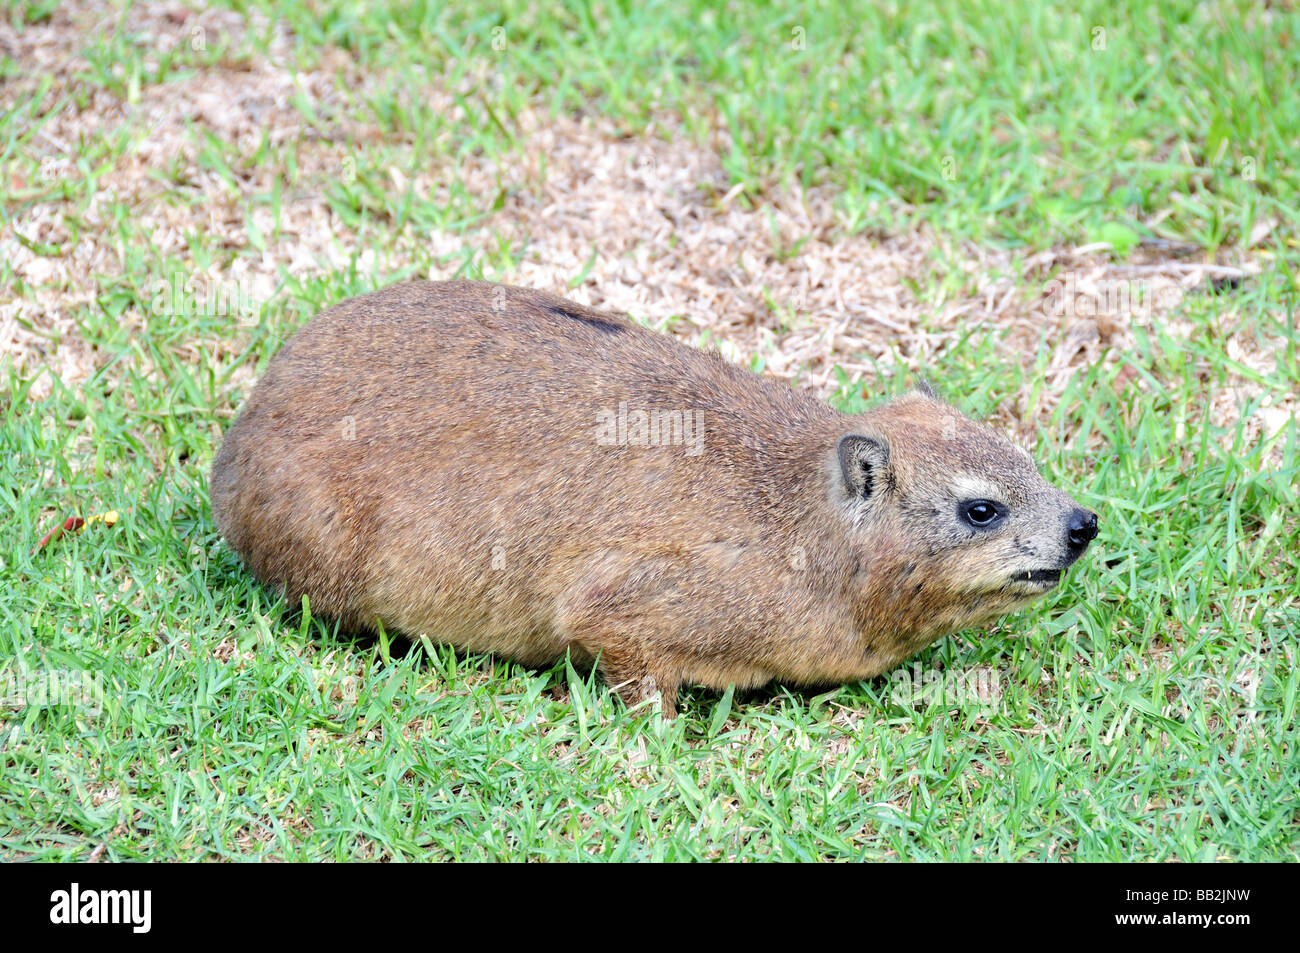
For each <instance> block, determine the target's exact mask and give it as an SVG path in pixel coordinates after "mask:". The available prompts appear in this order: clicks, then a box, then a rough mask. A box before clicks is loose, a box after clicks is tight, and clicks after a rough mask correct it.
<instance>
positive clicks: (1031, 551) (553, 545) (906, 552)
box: [211, 281, 1096, 712]
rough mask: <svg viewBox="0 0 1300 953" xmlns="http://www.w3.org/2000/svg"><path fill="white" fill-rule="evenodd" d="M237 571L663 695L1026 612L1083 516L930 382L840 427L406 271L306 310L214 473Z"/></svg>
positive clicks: (512, 299) (850, 673)
mask: <svg viewBox="0 0 1300 953" xmlns="http://www.w3.org/2000/svg"><path fill="white" fill-rule="evenodd" d="M211 493H212V510H213V513H214V515H215V516H216V520H217V524H218V526H219V527H220V529H221V532H222V533H223V535H224V536H225V537H226V539H227V540H228V541H229V542H230V544H231V546H233V547H234V549H235V550H236V551H237V552H238V553H239V554H240V556H241V557H242V558H243V560H244V562H245V564H246V565H247V566H248V568H249V569H250V570H251V571H252V572H253V573H254V574H256V575H257V576H258V577H259V578H260V579H262V580H264V581H265V582H267V583H269V584H271V585H273V586H275V587H276V588H278V589H280V590H282V591H283V592H284V593H285V594H286V596H287V597H288V599H289V600H290V601H291V602H293V603H296V602H299V601H301V598H302V596H303V595H307V596H308V597H309V598H310V602H311V606H312V610H313V612H316V613H319V614H323V615H327V616H333V617H335V618H338V619H339V620H341V621H342V622H343V623H344V624H345V625H347V626H349V627H355V628H362V627H365V628H370V627H373V626H374V625H375V624H376V623H377V622H382V623H383V625H384V626H385V627H386V628H387V629H388V630H390V631H399V632H403V633H407V634H409V635H417V634H424V635H428V636H429V637H430V638H433V639H435V640H440V641H444V642H450V643H452V644H454V645H456V646H458V647H460V648H462V649H465V650H468V651H475V652H497V653H501V654H503V655H506V656H509V657H512V658H516V659H519V660H521V661H523V662H525V663H529V664H544V663H548V662H551V661H553V660H555V659H557V658H561V657H563V655H564V653H565V651H566V650H568V651H571V652H573V653H574V654H575V655H576V656H578V657H580V658H586V659H592V660H594V659H599V667H600V669H601V671H602V673H603V674H604V676H605V677H606V679H607V681H608V682H609V683H610V684H612V685H614V686H616V687H617V688H618V689H619V692H620V694H621V695H623V697H624V698H625V699H626V700H628V701H629V702H636V701H640V700H644V699H648V698H658V697H662V702H663V705H664V708H665V710H666V711H669V712H671V711H672V710H673V706H674V702H675V699H676V694H677V688H678V686H679V685H680V684H682V683H683V682H686V683H698V684H704V685H708V686H712V687H725V686H726V685H728V684H736V685H738V686H740V687H747V686H754V685H758V684H761V683H764V682H767V681H769V680H772V679H779V680H783V681H786V682H791V683H798V684H809V683H813V684H816V683H829V682H839V681H849V680H854V679H860V678H865V677H869V676H872V675H875V674H877V673H879V672H881V671H884V670H885V669H887V668H889V667H891V666H893V665H894V664H895V663H897V662H898V661H900V660H901V659H903V658H905V657H906V656H908V655H910V654H912V653H913V652H915V651H917V650H918V649H920V648H921V647H923V646H924V645H926V644H927V643H929V642H931V641H933V640H934V639H936V638H938V637H940V636H942V635H943V634H945V633H947V632H950V631H952V630H954V629H956V628H960V627H962V626H967V625H972V624H975V623H977V622H980V621H984V620H987V619H990V618H993V617H996V616H998V615H1001V614H1004V613H1006V612H1008V611H1010V610H1012V609H1015V608H1018V607H1019V606H1021V605H1024V604H1025V603H1027V602H1029V601H1031V600H1032V599H1034V598H1037V597H1038V596H1041V595H1042V594H1044V593H1046V592H1047V591H1049V590H1050V589H1052V588H1053V587H1054V586H1055V585H1056V584H1057V582H1058V581H1059V579H1060V576H1061V572H1062V571H1063V570H1064V569H1065V568H1066V567H1067V566H1069V565H1070V563H1071V562H1073V561H1074V559H1076V558H1077V557H1078V556H1079V555H1080V554H1081V553H1082V552H1083V550H1084V549H1085V548H1086V547H1087V545H1088V542H1089V541H1090V540H1091V539H1092V537H1093V536H1094V535H1095V534H1096V517H1095V515H1093V514H1091V513H1088V512H1087V511H1086V510H1083V509H1081V508H1080V507H1079V506H1077V504H1075V503H1074V502H1073V501H1072V500H1070V498H1069V497H1067V496H1066V495H1065V494H1064V493H1062V492H1060V491H1059V490H1056V489H1054V488H1053V487H1051V486H1050V485H1048V484H1047V483H1045V482H1044V481H1043V480H1042V478H1041V477H1040V476H1039V474H1038V472H1037V470H1036V469H1035V468H1034V466H1033V464H1032V462H1031V461H1030V460H1029V459H1028V456H1027V455H1026V454H1025V453H1024V452H1023V451H1020V450H1019V449H1017V448H1016V447H1014V446H1013V445H1012V444H1010V443H1009V442H1008V441H1006V440H1005V439H1003V438H1002V437H1000V436H999V435H997V434H996V433H995V432H993V431H992V430H989V429H987V428H985V427H983V426H981V425H978V424H975V423H974V422H972V421H970V420H968V419H966V418H964V417H962V416H961V415H959V414H958V413H957V412H956V411H954V410H953V409H952V408H950V407H948V406H947V405H945V404H943V403H942V402H940V401H938V400H936V399H934V398H933V397H932V396H930V395H928V394H912V395H908V396H906V397H903V398H899V399H897V400H894V401H892V402H890V403H887V404H885V405H883V406H881V407H879V408H877V409H875V410H873V411H871V412H869V413H866V414H863V415H860V416H857V417H846V416H844V415H842V414H840V413H838V412H836V411H834V410H832V409H831V408H829V407H827V406H826V405H824V404H822V403H820V402H819V401H817V400H815V399H813V398H812V397H810V396H808V395H805V394H802V393H799V392H797V391H794V390H792V389H791V388H790V387H789V386H788V385H787V384H786V383H784V382H782V381H778V380H773V379H767V378H762V377H758V376H755V375H753V374H750V373H749V372H747V371H744V370H742V369H740V368H738V367H736V366H735V365H733V364H730V363H728V362H726V361H725V360H723V359H722V358H720V357H719V356H717V355H716V354H712V353H707V352H704V351H699V350H696V349H693V348H690V347H687V346H685V345H682V344H679V343H677V342H675V341H673V340H672V339H670V338H668V337H665V336H662V335H658V334H655V333H653V332H651V331H648V330H646V329H643V328H641V327H639V326H637V325H636V324H634V323H632V322H630V321H628V320H626V319H625V318H622V317H618V316H615V315H610V314H604V313H601V312H598V311H593V310H591V309H589V308H586V307H583V306H581V305H578V304H574V303H572V302H569V301H566V300H564V299H562V298H558V297H555V296H552V295H548V294H542V293H538V292H533V291H527V290H524V289H520V288H511V287H507V286H503V285H492V284H487V283H479V282H466V281H455V282H412V283H409V284H401V285H395V286H392V287H389V288H386V289H384V290H382V291H377V292H374V293H372V294H368V295H364V296H362V297H359V298H353V299H351V300H349V301H345V302H343V303H342V304H340V305H338V306H336V307H334V308H331V309H329V310H328V311H325V312H323V313H322V314H320V315H318V316H317V317H316V318H315V319H314V320H312V321H311V322H310V323H308V324H307V325H306V326H305V327H304V328H303V329H302V330H301V331H299V332H298V333H297V335H296V336H295V337H294V338H293V339H292V340H291V341H290V342H289V343H288V344H286V345H285V346H284V348H283V349H282V350H281V351H280V353H279V354H278V355H277V356H276V357H275V358H274V360H272V361H271V364H270V366H269V367H268V369H267V372H266V376H265V377H264V378H263V380H262V381H261V382H260V383H259V384H258V385H257V387H256V388H255V389H254V391H253V393H252V395H251V396H250V397H249V399H248V402H247V404H246V406H245V407H244V409H243V412H242V414H241V415H240V417H239V419H238V420H237V421H236V422H235V424H234V425H233V426H232V427H231V429H230V432H229V434H228V435H227V437H226V440H225V443H224V444H223V446H222V447H221V451H220V453H218V455H217V458H216V462H215V464H214V465H213V468H212V478H211Z"/></svg>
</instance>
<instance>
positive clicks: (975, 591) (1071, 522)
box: [832, 388, 1097, 638]
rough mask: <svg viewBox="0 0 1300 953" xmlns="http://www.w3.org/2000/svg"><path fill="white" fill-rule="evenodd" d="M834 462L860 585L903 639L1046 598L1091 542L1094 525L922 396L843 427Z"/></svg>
mask: <svg viewBox="0 0 1300 953" xmlns="http://www.w3.org/2000/svg"><path fill="white" fill-rule="evenodd" d="M835 456H836V460H835V463H836V466H834V467H833V468H832V470H833V471H834V475H833V478H832V479H833V483H834V490H833V493H832V496H833V497H834V499H835V504H836V506H837V507H838V509H839V511H840V513H841V514H842V515H843V516H844V517H845V518H846V520H847V538H848V541H849V545H850V546H852V547H853V548H855V549H856V550H858V552H859V557H858V558H859V562H860V564H861V565H863V566H864V569H865V570H866V571H865V572H864V573H863V574H862V579H861V582H862V584H863V585H865V586H867V587H869V588H870V589H871V590H872V591H871V593H870V594H869V598H870V599H871V600H873V601H880V600H882V599H887V600H890V601H892V602H893V608H894V612H895V614H896V617H901V618H904V619H908V620H910V623H911V624H910V625H905V626H903V627H902V628H904V629H906V630H909V631H910V634H911V636H912V637H917V636H921V637H925V638H937V637H938V636H939V635H942V634H943V633H945V632H949V631H952V630H954V629H957V628H961V627H963V626H967V625H973V624H976V623H979V622H983V621H987V620H989V619H992V618H995V617H997V616H1000V615H1004V614H1005V613H1007V612H1010V611H1012V610H1014V609H1018V608H1020V607H1022V606H1024V605H1026V604H1028V603H1029V602H1032V601H1033V600H1034V599H1037V598H1039V597H1041V596H1043V595H1045V594H1046V593H1048V592H1050V591H1051V590H1052V589H1054V588H1055V587H1056V586H1057V584H1058V583H1059V582H1060V581H1061V576H1062V573H1064V571H1065V570H1066V569H1067V568H1069V566H1070V565H1071V564H1072V563H1073V562H1074V561H1075V560H1077V559H1078V558H1079V557H1080V556H1082V555H1083V553H1084V551H1085V550H1087V548H1088V545H1089V543H1091V542H1092V540H1093V538H1094V537H1095V536H1096V535H1097V514H1095V513H1092V512H1090V511H1088V510H1086V509H1084V508H1083V507H1081V506H1079V504H1078V503H1076V502H1075V501H1074V500H1072V499H1071V498H1070V497H1069V496H1067V495H1066V494H1065V493H1063V492H1061V491H1060V490H1058V489H1057V488H1055V487H1054V486H1052V485H1051V484H1049V483H1048V482H1047V481H1045V480H1044V479H1043V478H1042V476H1040V475H1039V473H1038V470H1037V468H1036V467H1035V466H1034V464H1033V461H1032V460H1031V459H1030V457H1029V454H1028V453H1027V452H1025V451H1024V450H1022V449H1021V448H1019V447H1018V446H1016V445H1015V444H1013V443H1012V442H1011V441H1010V440H1008V439H1006V438H1005V437H1003V436H1002V435H1000V434H999V433H997V432H996V431H995V430H993V429H992V428H991V427H988V426H986V425H983V424H979V423H976V422H975V421H973V420H970V419H969V418H967V417H964V416H962V415H961V414H960V413H958V412H957V411H956V410H954V409H953V408H952V407H949V406H948V405H947V404H945V403H943V402H941V401H939V400H937V399H935V398H934V396H933V395H932V394H931V393H930V392H929V390H928V388H927V389H926V390H924V391H922V392H919V393H914V394H909V395H907V396H905V397H902V398H899V399H897V400H894V401H891V402H889V403H888V404H885V405H884V406H882V407H880V408H877V409H876V410H874V411H871V412H869V413H867V414H863V415H861V416H859V417H855V418H853V419H852V421H851V423H850V429H849V430H848V432H847V433H845V434H844V435H843V436H842V437H841V438H840V440H839V444H838V446H837V448H836V455H835ZM900 634H902V633H901V632H900Z"/></svg>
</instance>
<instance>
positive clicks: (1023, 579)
mask: <svg viewBox="0 0 1300 953" xmlns="http://www.w3.org/2000/svg"><path fill="white" fill-rule="evenodd" d="M1011 581H1012V582H1018V583H1027V584H1028V585H1029V586H1031V587H1033V588H1035V589H1041V590H1042V591H1044V592H1046V591H1047V590H1048V589H1051V588H1053V587H1055V586H1056V585H1057V584H1058V583H1060V581H1061V570H1059V569H1026V570H1025V571H1024V572H1018V573H1015V574H1014V575H1013V576H1012V577H1011Z"/></svg>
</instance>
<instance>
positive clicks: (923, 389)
mask: <svg viewBox="0 0 1300 953" xmlns="http://www.w3.org/2000/svg"><path fill="white" fill-rule="evenodd" d="M916 392H917V393H918V394H920V395H921V396H922V397H929V398H930V399H931V400H938V399H939V395H938V394H936V393H935V392H934V388H933V387H931V386H930V382H929V381H928V380H926V379H925V378H924V377H922V378H919V379H918V380H917V382H916Z"/></svg>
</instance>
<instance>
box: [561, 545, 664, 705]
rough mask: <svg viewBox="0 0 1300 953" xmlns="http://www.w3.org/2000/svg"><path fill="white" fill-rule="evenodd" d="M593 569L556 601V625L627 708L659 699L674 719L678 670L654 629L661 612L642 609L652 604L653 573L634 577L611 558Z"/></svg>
mask: <svg viewBox="0 0 1300 953" xmlns="http://www.w3.org/2000/svg"><path fill="white" fill-rule="evenodd" d="M593 568H594V571H592V572H591V573H590V575H587V576H585V577H584V578H583V580H582V581H581V582H580V583H579V584H578V585H576V586H574V587H573V589H571V590H570V591H569V592H568V593H567V594H566V596H565V597H564V598H563V599H561V601H560V605H559V613H558V619H557V622H558V623H559V627H560V628H561V630H562V631H563V633H564V635H565V637H566V638H567V641H568V642H569V644H570V645H571V646H573V647H574V648H575V649H576V650H577V651H578V653H579V654H581V655H583V656H586V657H587V658H590V659H594V660H595V662H596V669H597V671H599V672H600V675H601V678H603V679H604V681H605V684H607V685H608V686H609V687H610V688H612V689H613V690H614V691H615V692H617V693H618V696H619V698H621V699H623V703H624V704H625V705H627V707H628V708H633V707H635V706H637V705H644V704H645V703H647V702H648V703H649V705H650V706H653V705H654V704H656V703H658V704H659V705H660V706H661V710H662V712H663V714H664V716H665V717H667V718H673V717H676V715H677V689H678V688H679V686H680V685H681V673H682V670H681V666H680V665H677V664H675V663H674V660H673V658H672V657H671V654H670V653H667V652H665V651H664V649H663V646H664V645H665V643H666V642H667V640H666V639H665V638H663V636H662V634H661V633H659V632H657V631H655V626H656V625H657V624H660V622H659V621H658V620H662V619H663V614H662V613H657V612H654V611H647V607H650V609H652V608H653V591H654V586H653V582H654V580H653V577H651V578H649V579H647V578H646V577H645V576H641V577H640V578H638V576H639V575H640V574H638V573H637V572H636V570H635V568H634V567H630V566H628V565H627V564H626V563H620V561H618V560H615V559H609V560H607V561H605V562H603V564H600V565H598V566H597V567H593ZM647 583H650V585H647ZM628 606H636V607H638V611H635V612H629V611H628V609H627V607H628Z"/></svg>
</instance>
